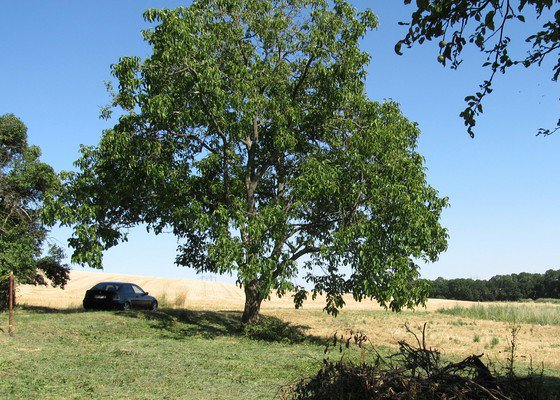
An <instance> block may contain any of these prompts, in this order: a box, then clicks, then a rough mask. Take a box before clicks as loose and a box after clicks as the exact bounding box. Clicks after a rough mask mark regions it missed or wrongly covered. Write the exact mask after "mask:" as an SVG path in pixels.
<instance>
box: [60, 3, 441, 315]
mask: <svg viewBox="0 0 560 400" xmlns="http://www.w3.org/2000/svg"><path fill="white" fill-rule="evenodd" d="M144 17H145V19H146V20H147V21H149V22H155V23H157V25H156V26H155V28H154V29H151V30H147V31H144V37H145V39H146V40H147V42H148V43H149V44H150V45H151V47H152V52H153V53H152V55H151V56H150V57H148V58H147V59H145V60H143V61H142V60H140V58H138V57H123V58H121V59H120V61H119V63H118V64H116V65H113V67H112V70H113V74H114V76H115V78H116V80H117V81H118V90H117V91H116V93H115V94H114V97H113V104H112V105H113V106H114V107H115V108H117V109H119V110H120V111H119V112H120V113H121V116H120V117H119V119H118V122H117V123H116V125H115V126H114V128H112V129H110V130H107V131H105V132H104V133H103V135H102V138H101V141H100V143H99V145H98V146H97V147H87V148H84V149H83V150H82V156H81V158H80V159H79V160H78V162H77V166H78V167H79V171H78V172H74V173H69V174H68V175H67V176H66V182H65V191H64V193H63V194H62V195H61V196H60V197H59V198H58V199H57V203H55V205H54V206H53V208H52V215H53V217H54V216H56V217H58V218H60V219H61V221H62V222H63V223H64V224H67V225H71V226H74V235H73V237H72V238H71V239H70V241H69V242H70V245H71V246H72V247H73V248H74V254H73V260H74V261H75V262H78V263H88V264H89V265H91V266H95V267H100V266H101V255H102V251H103V250H105V249H107V248H109V247H111V246H114V245H116V244H117V243H118V242H119V241H122V240H126V229H127V228H129V227H131V226H134V225H136V224H139V223H143V224H146V225H147V226H148V227H149V228H150V229H153V230H154V231H155V233H156V234H157V233H160V232H162V231H163V230H164V229H165V230H168V229H171V230H172V231H173V233H174V234H175V235H176V236H177V237H178V238H179V239H180V240H181V241H182V242H181V245H180V246H179V249H178V255H177V258H176V263H177V264H179V265H183V266H188V267H192V268H194V269H196V270H197V271H199V272H206V271H209V272H214V273H219V274H224V273H230V274H236V275H237V278H238V282H239V284H240V285H242V287H243V288H244V290H245V295H246V302H245V310H244V313H243V321H244V322H253V321H255V320H257V319H258V317H259V309H260V305H261V302H262V301H263V299H265V298H267V296H269V294H270V293H271V291H273V290H276V291H277V292H278V293H279V294H280V295H282V294H285V293H286V292H287V291H292V290H295V291H297V294H296V295H295V301H296V305H300V304H301V302H302V301H303V300H304V299H305V298H306V296H307V292H306V291H305V290H303V288H301V287H296V286H295V285H294V283H293V281H294V279H295V278H296V276H298V274H304V273H306V275H305V279H306V280H307V282H308V283H309V286H310V287H311V288H312V289H311V290H312V293H313V295H316V294H318V293H323V294H325V295H326V310H327V311H329V312H333V313H336V312H337V309H338V308H339V307H341V306H343V304H344V301H343V299H342V295H343V294H344V293H353V295H354V297H355V298H356V299H358V300H360V299H363V298H366V297H368V298H374V299H377V300H378V301H380V302H381V304H383V305H386V306H388V307H390V308H392V309H394V310H399V309H401V308H403V307H411V306H414V305H417V304H419V303H421V302H423V301H424V300H425V298H426V295H427V289H428V287H427V283H426V282H424V281H422V280H418V279H417V278H418V276H419V272H418V269H419V266H418V264H417V262H418V261H419V260H429V261H434V260H436V259H437V256H438V254H439V253H440V252H441V251H443V250H444V249H445V248H446V238H447V234H446V230H445V229H444V228H442V227H441V226H440V224H439V218H440V214H441V211H442V208H443V207H445V205H446V199H444V198H440V197H438V194H437V192H436V190H434V189H433V188H432V187H430V186H429V185H428V184H427V182H426V177H425V167H424V166H423V158H422V157H421V156H420V154H418V153H417V151H416V141H417V138H418V135H419V131H418V128H417V126H416V125H415V124H414V123H411V122H409V121H408V120H407V119H406V118H405V117H404V116H403V115H402V114H401V112H400V110H399V108H398V106H397V105H396V104H394V103H391V102H387V103H383V104H380V103H377V102H373V101H371V100H369V99H368V97H367V96H366V94H365V89H364V80H365V76H366V74H365V66H366V64H367V63H368V61H369V55H368V54H367V53H365V52H363V51H361V50H360V48H359V40H360V38H361V37H362V36H363V35H364V34H365V33H366V32H367V31H368V30H370V29H372V28H374V27H375V26H376V18H375V16H374V15H373V14H372V12H371V11H369V10H367V11H365V12H362V13H358V12H356V10H355V9H354V8H352V7H351V6H350V5H349V4H348V3H347V2H345V1H335V2H334V4H332V3H331V2H327V1H321V0H274V1H273V0H268V1H263V0H227V1H223V0H220V1H218V0H200V1H195V2H194V3H193V5H192V6H189V7H182V8H178V9H175V10H148V11H146V12H145V14H144ZM109 113H110V112H109V110H107V113H106V115H107V116H108V115H109Z"/></svg>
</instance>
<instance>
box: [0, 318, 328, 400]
mask: <svg viewBox="0 0 560 400" xmlns="http://www.w3.org/2000/svg"><path fill="white" fill-rule="evenodd" d="M0 318H1V319H2V320H4V318H6V319H7V315H6V314H5V313H4V314H0ZM238 320H239V315H237V314H233V313H215V312H194V311H185V310H180V311H179V310H163V311H159V312H92V313H85V312H79V311H75V312H53V311H52V310H46V309H31V310H22V309H19V310H17V312H16V314H15V327H16V335H15V337H13V338H10V337H8V336H7V335H6V334H5V333H4V334H2V333H1V332H0V399H61V398H64V399H84V398H87V399H107V398H120V399H154V398H157V399H178V398H185V399H187V398H189V399H201V400H203V399H273V398H278V397H279V389H280V387H281V386H283V385H287V384H290V383H292V382H294V381H296V380H298V379H299V378H301V377H303V376H310V375H313V374H314V373H315V372H316V371H317V370H318V369H319V367H320V364H321V361H322V358H323V350H324V345H323V343H321V341H320V340H318V339H314V338H308V337H306V336H305V335H304V334H303V333H302V332H301V328H298V327H292V326H289V325H287V324H285V323H283V322H282V321H280V320H277V319H275V318H267V319H266V320H265V324H263V326H261V327H260V328H259V329H255V330H250V331H248V330H243V329H241V325H240V323H239V322H238ZM267 329H268V330H270V332H267ZM275 332H276V333H275ZM278 332H279V333H278ZM253 337H258V338H261V339H262V338H264V339H266V340H257V339H254V338H253Z"/></svg>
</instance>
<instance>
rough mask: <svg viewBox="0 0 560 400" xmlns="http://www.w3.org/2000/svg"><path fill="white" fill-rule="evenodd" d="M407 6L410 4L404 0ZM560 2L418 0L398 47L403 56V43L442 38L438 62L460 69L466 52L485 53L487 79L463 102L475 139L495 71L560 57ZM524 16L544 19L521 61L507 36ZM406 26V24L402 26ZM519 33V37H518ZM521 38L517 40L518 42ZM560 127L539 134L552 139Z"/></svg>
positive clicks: (558, 68) (557, 69)
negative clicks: (477, 120) (511, 48)
mask: <svg viewBox="0 0 560 400" xmlns="http://www.w3.org/2000/svg"><path fill="white" fill-rule="evenodd" d="M404 2H405V4H409V3H411V0H404ZM558 4H560V1H559V0H516V1H502V0H425V1H417V2H416V10H415V11H414V13H413V14H412V17H411V21H410V23H408V24H407V25H409V31H408V33H407V34H406V36H405V38H404V39H403V40H402V41H400V42H399V43H398V44H397V46H396V47H395V51H396V52H397V53H398V54H401V48H402V46H403V45H406V46H407V47H411V46H412V45H413V44H415V43H418V44H423V43H424V42H425V41H431V40H439V41H440V42H439V56H438V62H440V63H441V64H443V65H444V66H445V65H446V63H447V61H449V62H451V68H453V69H457V68H458V67H459V65H460V64H461V61H462V58H461V57H462V54H463V50H464V49H466V48H467V47H468V46H469V45H470V46H474V47H475V48H477V49H478V50H479V51H481V52H482V53H484V54H485V55H486V61H485V62H484V64H483V67H484V68H488V69H489V77H488V78H487V79H486V80H485V81H484V82H483V83H482V84H481V85H480V88H479V90H478V91H477V92H476V93H475V94H474V95H471V96H467V97H466V98H465V102H466V103H467V107H466V108H465V109H464V110H463V111H462V112H461V114H460V116H461V117H462V118H463V120H464V121H465V126H466V127H467V130H468V132H469V134H470V135H471V136H474V130H473V129H474V126H475V125H476V117H477V116H478V115H480V114H481V113H482V101H483V99H484V98H485V97H486V96H487V95H488V94H490V93H492V82H493V80H494V76H495V75H496V73H497V72H500V73H502V74H504V73H506V72H507V70H508V69H509V68H512V67H514V66H516V65H518V64H521V65H523V66H525V67H527V68H528V67H531V66H535V65H537V66H540V65H541V63H542V62H543V61H544V60H545V58H547V57H552V58H555V57H558V55H559V53H560V40H559V39H560V36H559V32H560V9H558ZM526 17H530V18H531V17H532V18H534V19H535V20H536V21H539V20H544V24H543V25H542V28H540V30H538V31H536V32H533V33H531V34H530V35H529V36H528V37H527V38H524V41H525V42H526V43H527V46H526V48H527V51H526V53H525V54H526V55H525V56H523V57H521V58H515V56H513V57H512V56H510V53H509V52H508V50H509V46H510V44H511V42H512V38H511V37H510V36H509V34H508V32H512V31H513V32H515V31H514V29H515V28H514V27H513V26H514V25H515V24H516V23H517V24H524V23H525V20H526ZM401 24H403V23H401ZM514 34H515V33H514ZM521 40H522V38H515V37H513V41H514V42H519V41H521ZM554 62H555V64H554V65H553V67H552V80H553V81H557V80H558V76H559V74H560V58H558V59H557V60H556V61H554ZM558 129H560V119H559V120H558V123H557V126H556V127H555V128H552V129H546V128H540V129H539V134H542V135H549V134H551V133H553V132H555V131H557V130H558Z"/></svg>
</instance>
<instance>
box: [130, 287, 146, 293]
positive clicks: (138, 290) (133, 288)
mask: <svg viewBox="0 0 560 400" xmlns="http://www.w3.org/2000/svg"><path fill="white" fill-rule="evenodd" d="M131 286H132V290H134V293H136V294H143V293H144V291H143V290H142V289H140V287H139V286H136V285H131Z"/></svg>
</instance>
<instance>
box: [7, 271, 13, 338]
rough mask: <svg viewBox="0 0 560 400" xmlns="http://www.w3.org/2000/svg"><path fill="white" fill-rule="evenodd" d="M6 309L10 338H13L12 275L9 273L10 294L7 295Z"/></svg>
mask: <svg viewBox="0 0 560 400" xmlns="http://www.w3.org/2000/svg"><path fill="white" fill-rule="evenodd" d="M8 308H9V310H10V311H9V313H10V320H9V324H10V325H9V329H8V332H9V333H10V336H14V273H13V272H10V292H9V294H8Z"/></svg>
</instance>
